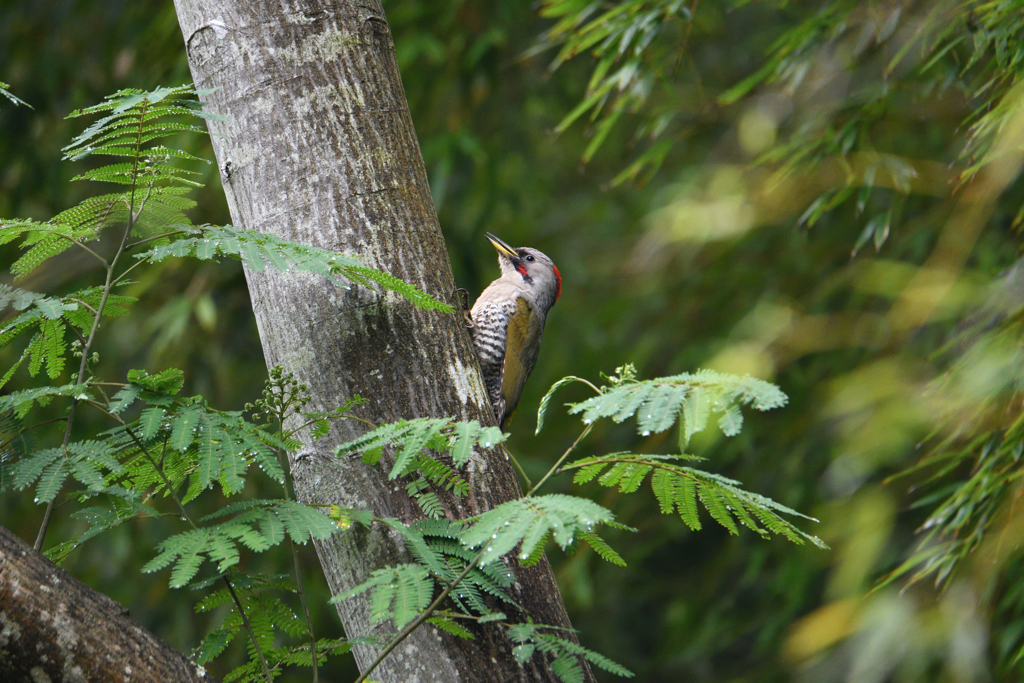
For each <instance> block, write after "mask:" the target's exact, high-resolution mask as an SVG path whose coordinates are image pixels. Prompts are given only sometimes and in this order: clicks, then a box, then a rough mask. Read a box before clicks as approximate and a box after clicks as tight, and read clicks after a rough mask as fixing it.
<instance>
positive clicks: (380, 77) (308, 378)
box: [175, 0, 593, 683]
mask: <svg viewBox="0 0 1024 683" xmlns="http://www.w3.org/2000/svg"><path fill="white" fill-rule="evenodd" d="M175 6H176V7H177V10H178V19H179V22H180V24H181V29H182V33H183V35H184V38H185V43H186V47H187V49H188V58H189V64H190V66H191V69H192V75H193V77H194V79H195V83H196V85H197V87H199V88H201V89H212V92H210V94H208V95H207V96H206V97H207V99H208V110H210V111H212V112H213V113H215V114H219V115H221V116H223V117H224V118H223V119H221V120H213V121H210V122H209V128H210V132H211V134H212V138H213V146H214V150H215V152H216V155H217V161H218V164H219V166H220V170H221V178H222V180H223V183H224V190H225V194H226V195H227V200H228V206H229V208H230V210H231V217H232V219H233V220H234V222H235V224H236V225H237V226H239V227H245V228H253V229H256V230H259V231H262V232H266V233H272V234H274V235H277V236H278V237H282V238H285V239H288V240H293V241H297V242H302V243H306V244H312V245H316V246H319V247H323V248H326V249H331V250H335V251H340V252H344V253H347V254H354V255H357V256H359V257H361V258H363V259H364V260H365V261H366V262H367V263H368V265H371V266H373V267H375V268H379V269H381V270H384V271H387V272H390V273H392V274H393V275H396V276H398V277H399V278H401V279H403V280H405V281H407V282H410V283H413V284H415V285H416V286H418V287H420V288H421V289H423V290H425V291H427V292H428V293H430V294H432V295H434V296H435V297H438V298H442V299H446V300H449V301H453V297H452V292H453V289H454V281H453V277H452V273H451V264H450V262H449V260H448V254H447V252H446V249H445V244H444V239H443V237H442V235H441V231H440V228H439V226H438V222H437V216H436V214H435V212H434V206H433V202H432V200H431V196H430V188H429V186H428V184H427V177H426V171H425V168H424V165H423V159H422V157H421V155H420V150H419V145H418V143H417V140H416V134H415V131H414V130H413V125H412V120H411V117H410V114H409V108H408V103H407V102H406V99H405V92H404V90H403V88H402V82H401V77H400V75H399V73H398V65H397V63H396V60H395V51H394V45H393V44H392V41H391V34H390V30H389V28H388V24H387V20H386V19H385V17H384V11H383V9H382V7H381V5H380V2H379V1H378V0H366V1H364V2H358V3H357V2H351V1H344V2H343V1H337V2H328V1H326V0H323V1H319V2H318V1H317V0H297V1H294V2H285V3H277V2H270V1H269V0H246V1H243V0H175ZM246 277H247V278H248V283H249V291H250V293H251V296H252V303H253V309H254V311H255V313H256V320H257V323H258V325H259V330H260V338H261V339H262V342H263V351H264V354H265V356H266V360H267V365H268V366H274V365H278V364H280V365H283V366H284V368H285V370H286V371H288V372H293V373H295V376H296V378H298V379H299V380H300V381H302V382H304V383H306V384H308V385H309V387H310V392H311V394H312V402H311V404H310V406H308V408H309V409H313V410H329V409H331V408H333V407H334V406H337V405H339V404H340V403H341V402H342V401H343V400H344V399H346V398H348V397H351V396H352V395H354V394H360V395H361V396H363V397H365V398H368V399H369V403H368V404H366V405H365V406H362V407H361V408H360V410H362V411H364V412H363V414H364V416H365V417H366V418H368V419H369V420H371V421H373V422H375V423H384V422H392V421H395V420H398V419H401V418H415V417H448V416H455V417H458V418H462V419H477V420H480V421H481V422H482V423H485V424H493V423H494V415H493V413H492V411H491V409H490V406H489V404H488V402H487V398H486V394H485V392H484V389H483V383H482V381H481V378H480V370H479V366H478V364H477V360H476V355H475V353H474V350H473V347H472V344H471V341H470V339H469V335H468V333H467V331H466V329H465V328H464V326H463V323H462V318H461V317H460V316H458V315H444V314H439V313H428V312H424V311H422V310H418V309H415V308H413V306H411V305H410V304H409V303H408V302H406V301H404V300H401V299H399V298H397V297H395V296H393V295H389V296H381V295H379V294H378V293H376V292H374V291H372V290H369V289H366V288H362V287H353V288H352V289H351V290H346V289H339V288H336V287H334V286H332V285H331V284H330V283H328V282H327V281H326V280H325V279H323V278H316V277H311V276H303V275H298V274H281V273H273V272H252V271H247V272H246ZM361 429H362V428H361V427H360V426H359V423H356V422H352V421H341V422H339V423H338V424H337V425H336V427H335V428H334V430H333V431H332V433H331V434H330V436H329V437H328V438H325V439H322V440H320V441H316V442H312V441H309V442H307V443H306V444H305V445H304V447H303V448H302V449H300V451H299V452H298V454H297V455H296V456H295V457H294V460H293V462H292V473H293V477H294V482H295V488H296V492H297V495H298V497H299V499H300V500H302V501H304V502H307V503H337V504H341V505H348V506H353V507H357V508H368V509H371V510H373V512H374V513H375V514H376V515H378V516H383V517H397V518H400V519H402V520H404V521H411V520H413V519H415V518H417V517H418V515H419V513H418V512H417V507H416V506H415V504H414V503H413V502H412V501H411V500H410V498H409V496H408V495H407V494H406V493H405V490H404V488H403V487H402V486H398V485H396V483H395V482H388V481H387V480H386V478H385V477H384V476H383V475H382V473H381V471H380V470H379V469H378V468H375V467H371V466H368V465H365V464H363V463H361V462H359V461H358V460H339V459H337V458H335V457H334V456H333V455H332V450H333V447H334V446H335V445H336V444H338V443H340V442H342V441H345V440H349V439H351V438H353V437H355V436H356V435H357V434H358V433H359V431H360V430H361ZM470 470H471V471H470V473H469V477H468V478H469V480H470V483H471V485H472V492H471V493H470V494H469V496H468V498H466V499H463V500H452V499H450V498H449V499H447V501H446V502H447V504H448V505H449V511H450V512H451V513H452V514H454V515H455V516H458V517H465V516H467V515H470V514H474V513H477V512H480V511H482V510H486V509H490V508H492V507H494V506H495V505H497V504H499V503H502V502H504V501H507V500H510V499H513V498H517V497H519V496H520V495H521V491H520V489H519V484H518V481H517V480H516V478H515V476H514V474H513V472H512V469H511V467H510V465H509V463H508V461H507V458H506V457H505V456H503V455H491V456H488V457H481V458H478V459H477V460H476V461H475V462H474V463H473V464H472V465H471V466H470ZM317 551H318V553H319V556H320V561H321V564H322V565H323V568H324V572H325V573H326V576H327V579H328V582H329V584H330V586H331V589H332V591H334V592H335V593H338V592H341V591H343V590H346V589H348V588H350V587H352V586H354V585H356V584H357V583H359V582H361V581H363V580H365V579H366V577H367V575H368V574H369V573H370V572H372V571H373V570H374V569H377V568H379V567H382V566H385V565H388V564H394V563H396V562H398V561H402V560H403V558H407V557H408V556H407V554H406V553H405V552H404V549H403V547H402V544H401V541H400V539H399V538H397V537H396V535H395V534H394V533H392V534H388V533H385V532H384V531H383V530H380V529H376V530H374V532H373V533H359V532H348V533H345V534H338V535H336V536H335V537H334V538H333V539H331V540H329V541H327V542H324V543H320V544H318V546H317ZM513 570H514V571H515V574H516V578H517V579H518V584H517V587H516V589H515V591H514V594H513V597H514V598H515V599H516V600H517V601H518V602H519V603H520V605H522V606H523V607H524V609H525V612H526V614H525V615H520V616H521V617H523V618H525V616H527V615H528V616H530V617H531V618H532V619H533V620H534V621H535V622H536V623H545V624H554V625H558V626H563V627H568V626H569V621H568V617H567V616H566V613H565V607H564V606H563V604H562V600H561V596H560V594H559V592H558V587H557V585H556V583H555V580H554V577H553V575H552V572H551V568H550V566H549V565H548V563H547V561H546V560H545V561H543V562H542V563H541V564H540V565H539V566H537V567H535V568H533V569H528V570H524V569H522V568H519V567H513ZM338 612H339V614H340V616H341V620H342V622H343V624H344V627H345V631H346V633H347V634H348V635H349V636H350V637H353V636H361V635H367V634H370V633H373V632H374V629H373V628H372V627H371V623H370V614H369V606H368V601H367V600H365V599H363V600H357V599H353V600H348V601H345V602H342V603H340V604H339V607H338ZM382 628H383V630H389V629H390V625H384V627H382ZM379 630H380V629H378V631H379ZM511 649H512V644H511V643H510V642H509V641H508V639H507V638H506V637H505V634H504V633H503V632H502V630H501V629H500V628H496V627H487V628H480V629H477V630H476V638H475V640H472V641H466V640H459V639H456V638H454V637H452V636H450V635H448V634H446V633H442V632H439V631H436V630H435V629H434V628H433V627H432V626H428V627H426V628H421V629H419V630H418V631H417V632H415V633H414V634H413V636H412V637H410V638H409V639H408V640H407V641H406V642H405V643H404V644H403V645H402V646H401V647H400V648H399V649H397V650H395V652H393V653H392V654H391V656H389V657H388V658H387V660H385V662H384V664H382V665H381V668H379V669H377V671H375V672H374V674H373V678H374V679H378V680H384V681H395V682H396V683H398V682H403V683H404V682H405V681H445V682H446V683H450V682H453V681H495V682H501V683H506V682H508V681H516V680H555V676H554V675H553V674H552V673H551V671H550V669H549V667H548V665H547V662H545V661H543V657H542V656H541V655H537V656H535V657H534V658H533V660H532V661H531V662H530V663H529V664H528V666H526V667H525V668H524V667H520V666H519V665H517V664H516V662H515V660H514V659H513V658H512V656H511ZM375 655H376V651H375V650H374V649H372V648H368V647H358V648H356V650H355V656H356V661H357V662H358V664H359V665H360V667H361V668H363V669H364V670H365V667H366V666H368V664H369V663H370V662H371V661H372V660H373V659H374V658H375ZM586 675H587V677H588V680H593V677H592V674H591V673H590V672H589V670H588V671H587V674H586Z"/></svg>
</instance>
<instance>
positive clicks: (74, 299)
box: [68, 297, 96, 316]
mask: <svg viewBox="0 0 1024 683" xmlns="http://www.w3.org/2000/svg"><path fill="white" fill-rule="evenodd" d="M68 301H74V302H75V303H76V304H82V305H83V306H85V307H86V308H88V309H89V312H90V313H92V314H93V315H94V316H95V315H96V309H95V308H93V307H92V306H90V305H89V304H87V303H85V302H84V301H82V300H81V299H76V298H74V297H68Z"/></svg>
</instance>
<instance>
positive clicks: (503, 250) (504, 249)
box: [487, 233, 519, 259]
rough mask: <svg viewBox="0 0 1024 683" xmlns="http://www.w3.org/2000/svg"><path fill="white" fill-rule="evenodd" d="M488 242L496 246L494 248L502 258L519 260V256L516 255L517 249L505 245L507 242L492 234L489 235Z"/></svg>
mask: <svg viewBox="0 0 1024 683" xmlns="http://www.w3.org/2000/svg"><path fill="white" fill-rule="evenodd" d="M487 240H488V241H489V242H490V243H491V244H493V245H494V248H495V249H497V250H498V253H499V254H501V255H502V256H507V257H508V258H511V259H517V258H519V254H517V253H516V250H515V249H513V248H512V247H510V246H508V245H507V244H505V242H503V241H502V240H500V239H498V238H497V237H495V236H494V235H492V234H491V233H487Z"/></svg>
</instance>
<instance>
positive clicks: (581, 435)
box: [526, 423, 594, 498]
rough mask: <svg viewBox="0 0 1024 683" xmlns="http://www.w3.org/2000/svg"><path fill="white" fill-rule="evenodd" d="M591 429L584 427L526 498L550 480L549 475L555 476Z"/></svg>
mask: <svg viewBox="0 0 1024 683" xmlns="http://www.w3.org/2000/svg"><path fill="white" fill-rule="evenodd" d="M593 428H594V425H593V423H591V424H588V425H587V426H586V428H585V429H584V430H583V432H582V433H581V434H580V435H579V436H578V437H576V440H575V441H573V442H572V445H571V446H569V448H568V449H566V451H565V453H562V457H561V458H559V459H558V462H556V463H555V464H554V465H552V467H551V469H550V470H548V473H547V474H545V475H544V478H543V479H541V480H540V481H538V482H537V485H536V486H534V487H533V488H532V489H530V492H529V493H527V494H526V497H527V498H529V497H530V496H532V495H533V494H534V492H535V491H536V490H537V489H539V488H540V487H541V486H543V485H544V482H546V481H547V480H548V479H550V478H551V475H553V474H555V472H556V471H557V470H558V468H559V467H561V466H562V463H563V462H565V459H566V458H568V457H569V454H570V453H572V452H573V451H574V450H576V446H578V445H579V443H580V441H583V439H584V438H586V436H587V434H589V433H590V430H592V429H593Z"/></svg>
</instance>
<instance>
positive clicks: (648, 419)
mask: <svg viewBox="0 0 1024 683" xmlns="http://www.w3.org/2000/svg"><path fill="white" fill-rule="evenodd" d="M786 401H787V398H786V395H785V394H783V393H782V392H781V391H780V390H779V388H778V387H776V386H774V385H772V384H769V383H768V382H764V381H762V380H759V379H755V378H753V377H738V376H736V375H725V374H721V373H717V372H714V371H711V370H700V371H698V372H696V373H685V374H682V375H674V376H672V377H660V378H658V379H653V380H646V381H636V380H633V379H631V378H629V379H623V380H618V381H616V382H613V384H612V385H611V386H607V387H604V388H603V389H602V390H601V394H599V395H598V396H594V397H592V398H590V399H587V400H586V401H583V402H581V403H576V404H573V405H572V406H571V407H570V408H569V412H570V413H571V414H580V413H582V415H583V421H584V422H585V423H587V424H590V423H592V422H594V421H595V420H599V419H603V418H612V419H613V420H614V421H616V422H621V421H623V420H625V419H627V418H628V417H630V416H634V415H635V416H636V418H637V431H638V432H639V433H640V434H642V435H644V436H646V435H648V434H651V433H657V432H663V431H665V430H667V429H669V428H671V427H672V425H674V424H675V423H676V421H677V419H678V416H679V415H680V413H681V414H682V416H683V424H682V427H681V428H680V434H679V443H680V449H683V448H685V447H686V444H688V443H689V440H690V438H691V437H692V436H693V435H694V434H695V433H697V432H699V431H701V430H703V429H704V428H705V427H706V426H707V421H708V417H709V415H710V414H711V413H712V412H719V413H723V416H722V418H721V420H720V422H719V424H720V426H721V427H722V430H723V431H724V432H725V433H726V435H728V436H733V435H735V434H737V433H739V430H740V429H741V428H742V426H743V416H742V414H741V413H740V411H739V407H740V406H741V405H750V406H752V407H753V408H755V409H756V410H770V409H772V408H777V407H779V406H782V405H785V403H786Z"/></svg>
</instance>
